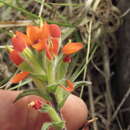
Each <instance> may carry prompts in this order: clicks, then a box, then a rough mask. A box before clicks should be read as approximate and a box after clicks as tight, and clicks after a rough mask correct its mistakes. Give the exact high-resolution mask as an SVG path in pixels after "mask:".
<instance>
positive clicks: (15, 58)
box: [9, 50, 24, 65]
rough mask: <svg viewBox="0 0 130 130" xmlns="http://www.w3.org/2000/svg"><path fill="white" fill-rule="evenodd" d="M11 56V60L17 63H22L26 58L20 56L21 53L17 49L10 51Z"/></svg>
mask: <svg viewBox="0 0 130 130" xmlns="http://www.w3.org/2000/svg"><path fill="white" fill-rule="evenodd" d="M9 58H10V60H11V61H12V62H13V63H14V64H16V65H20V64H21V63H22V62H23V61H24V60H23V59H22V58H21V57H20V55H19V54H18V52H17V51H15V50H11V51H10V53H9Z"/></svg>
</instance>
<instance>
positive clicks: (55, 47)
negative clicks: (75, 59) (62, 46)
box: [52, 38, 59, 55]
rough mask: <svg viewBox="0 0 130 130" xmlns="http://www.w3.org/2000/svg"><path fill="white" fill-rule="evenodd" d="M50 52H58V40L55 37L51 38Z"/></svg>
mask: <svg viewBox="0 0 130 130" xmlns="http://www.w3.org/2000/svg"><path fill="white" fill-rule="evenodd" d="M52 44H53V47H52V52H53V53H54V54H55V55H57V54H58V49H59V41H58V39H57V38H52Z"/></svg>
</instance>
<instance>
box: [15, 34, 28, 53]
mask: <svg viewBox="0 0 130 130" xmlns="http://www.w3.org/2000/svg"><path fill="white" fill-rule="evenodd" d="M26 40H27V39H26V35H24V34H23V33H21V32H16V36H14V37H13V38H12V45H13V47H14V49H15V50H16V51H19V52H22V51H23V50H24V49H25V48H26V47H27V44H26Z"/></svg>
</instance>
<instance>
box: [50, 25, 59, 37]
mask: <svg viewBox="0 0 130 130" xmlns="http://www.w3.org/2000/svg"><path fill="white" fill-rule="evenodd" d="M49 29H50V33H51V36H52V37H57V38H59V37H60V36H61V30H60V28H59V26H57V25H56V24H50V26H49Z"/></svg>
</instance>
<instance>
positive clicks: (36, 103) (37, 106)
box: [28, 99, 42, 110]
mask: <svg viewBox="0 0 130 130" xmlns="http://www.w3.org/2000/svg"><path fill="white" fill-rule="evenodd" d="M28 105H29V106H30V107H32V108H34V109H35V110H39V109H40V108H41V107H42V101H41V100H39V99H37V100H35V101H32V102H31V103H29V104H28Z"/></svg>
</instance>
